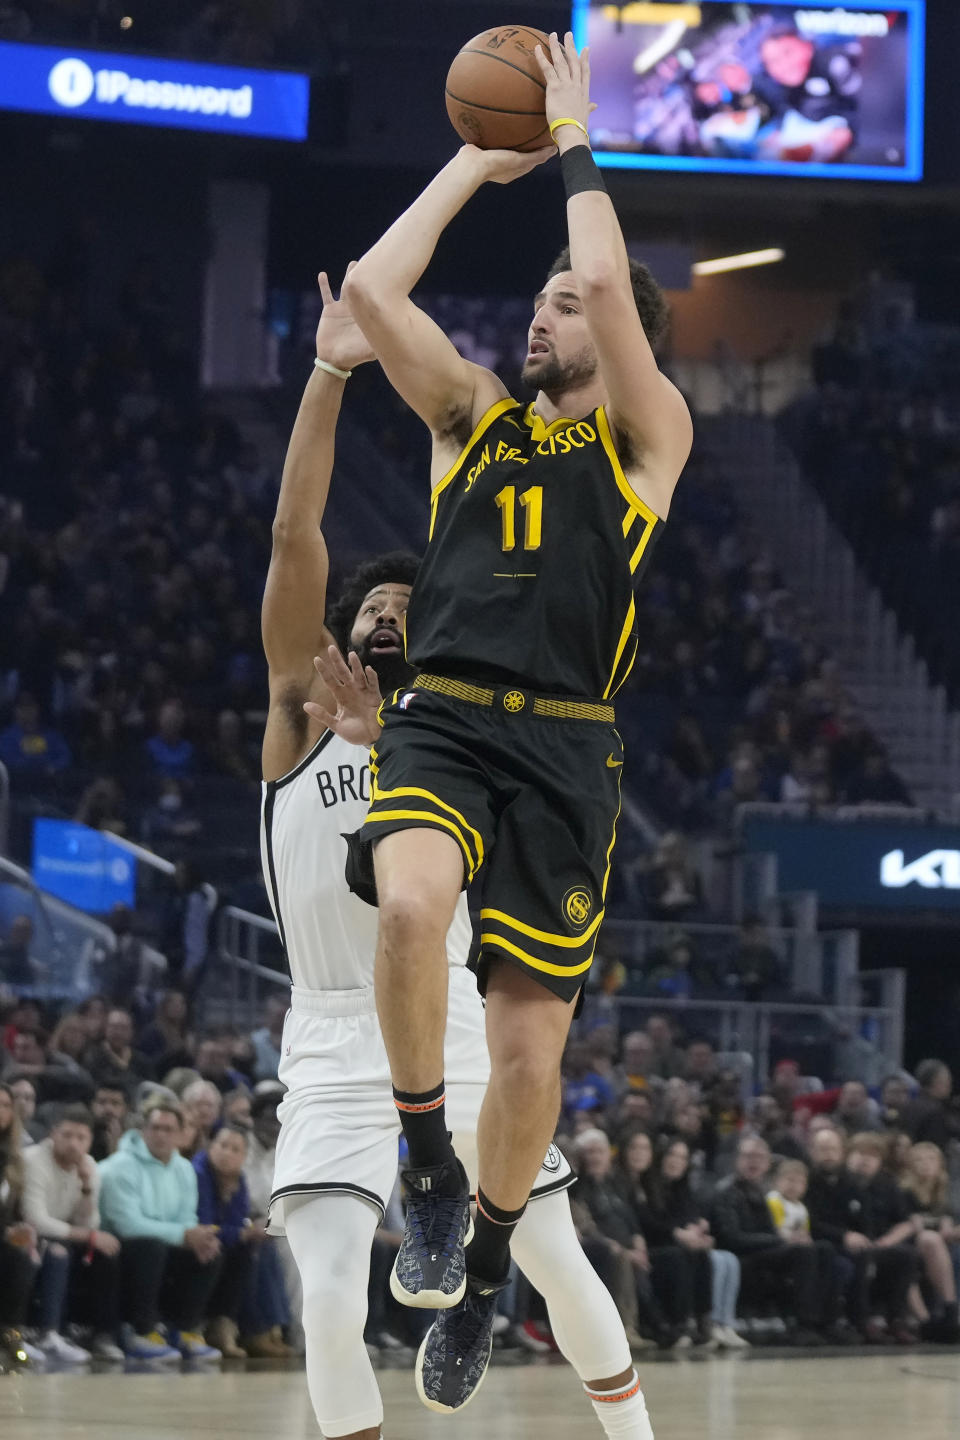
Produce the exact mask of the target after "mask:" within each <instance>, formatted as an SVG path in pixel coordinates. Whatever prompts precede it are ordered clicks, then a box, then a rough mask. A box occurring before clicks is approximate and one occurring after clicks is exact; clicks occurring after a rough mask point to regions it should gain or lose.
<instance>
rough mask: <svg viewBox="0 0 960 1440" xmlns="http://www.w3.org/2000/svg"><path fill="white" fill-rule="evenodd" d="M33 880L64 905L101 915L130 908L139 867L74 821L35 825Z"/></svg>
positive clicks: (105, 837)
mask: <svg viewBox="0 0 960 1440" xmlns="http://www.w3.org/2000/svg"><path fill="white" fill-rule="evenodd" d="M33 878H34V880H35V881H36V882H37V884H38V885H39V886H40V889H41V890H46V891H48V892H49V893H50V894H51V895H56V896H57V898H58V899H60V900H65V901H66V902H67V904H68V905H75V906H76V907H77V909H78V910H86V911H88V912H89V913H90V914H94V915H100V914H103V913H104V912H106V911H107V910H109V909H111V907H112V906H114V905H133V904H134V902H135V898H136V887H137V862H136V860H135V858H134V857H133V856H132V855H131V854H130V852H129V851H128V850H125V849H124V848H123V846H122V845H118V844H117V842H116V841H115V840H113V839H112V838H111V836H110V835H108V834H107V833H105V832H104V831H103V830H91V828H90V826H89V825H78V824H76V823H75V822H74V821H72V820H35V821H34V822H33Z"/></svg>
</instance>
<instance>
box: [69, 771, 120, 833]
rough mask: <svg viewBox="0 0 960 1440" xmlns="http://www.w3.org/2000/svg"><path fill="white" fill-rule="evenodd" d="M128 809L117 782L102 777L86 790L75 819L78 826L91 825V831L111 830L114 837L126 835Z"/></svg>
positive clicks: (108, 777) (110, 778) (107, 777)
mask: <svg viewBox="0 0 960 1440" xmlns="http://www.w3.org/2000/svg"><path fill="white" fill-rule="evenodd" d="M126 809H127V804H126V800H125V799H124V794H123V791H122V790H121V788H120V786H119V785H118V784H117V782H116V780H114V779H113V778H112V777H110V776H107V775H102V776H100V778H99V779H97V780H94V781H92V782H91V783H90V784H89V785H88V786H87V788H86V790H84V792H83V794H82V795H81V797H80V803H79V805H78V806H77V811H76V814H75V815H74V817H73V818H74V820H75V821H76V822H77V824H78V825H89V827H90V829H91V830H109V831H110V832H111V833H112V834H114V835H126V833H127V817H126Z"/></svg>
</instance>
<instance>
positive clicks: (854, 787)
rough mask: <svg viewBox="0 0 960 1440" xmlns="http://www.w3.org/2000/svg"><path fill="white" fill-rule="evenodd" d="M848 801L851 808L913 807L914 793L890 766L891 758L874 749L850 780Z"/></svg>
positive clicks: (846, 792) (845, 797)
mask: <svg viewBox="0 0 960 1440" xmlns="http://www.w3.org/2000/svg"><path fill="white" fill-rule="evenodd" d="M844 799H845V800H846V802H847V804H848V805H912V804H913V800H912V798H911V795H910V792H909V790H908V789H907V787H906V786H905V785H904V783H903V781H902V780H901V779H900V777H899V775H896V774H895V773H894V771H893V769H892V768H891V765H890V757H889V755H888V754H887V752H886V751H885V750H882V749H880V748H879V747H877V748H875V749H872V750H870V751H869V752H868V753H867V755H866V756H865V757H864V760H863V763H862V764H861V765H859V766H858V767H857V768H856V770H855V771H854V772H853V774H852V775H851V776H850V778H849V779H848V781H847V784H846V789H845V791H844Z"/></svg>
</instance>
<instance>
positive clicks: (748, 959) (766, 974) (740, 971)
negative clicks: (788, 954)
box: [726, 915, 784, 1001]
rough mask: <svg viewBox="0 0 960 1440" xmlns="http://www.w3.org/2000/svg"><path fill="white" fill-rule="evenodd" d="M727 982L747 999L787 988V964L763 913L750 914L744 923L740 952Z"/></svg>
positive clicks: (757, 998)
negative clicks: (771, 938)
mask: <svg viewBox="0 0 960 1440" xmlns="http://www.w3.org/2000/svg"><path fill="white" fill-rule="evenodd" d="M726 983H727V985H728V987H729V988H730V989H732V990H734V991H735V992H736V993H737V994H739V995H742V996H743V998H744V1000H750V1001H758V1000H763V999H764V998H765V997H769V996H770V995H771V994H775V993H776V992H777V991H778V990H782V989H783V988H784V977H783V965H782V963H781V960H780V956H779V955H778V954H777V952H776V950H775V949H774V948H773V946H772V944H771V943H770V934H769V929H768V926H767V924H766V921H765V920H764V919H763V917H762V916H760V915H747V916H746V917H745V918H744V921H743V924H742V925H741V927H740V940H739V944H738V946H737V951H736V954H735V955H734V956H733V959H732V960H731V962H730V968H729V970H728V971H727V976H726Z"/></svg>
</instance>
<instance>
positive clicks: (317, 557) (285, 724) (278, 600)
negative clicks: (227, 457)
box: [261, 270, 373, 779]
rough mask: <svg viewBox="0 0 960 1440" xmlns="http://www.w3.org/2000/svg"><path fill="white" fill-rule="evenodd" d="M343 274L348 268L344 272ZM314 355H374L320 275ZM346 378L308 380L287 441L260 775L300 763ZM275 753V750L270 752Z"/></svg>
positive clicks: (271, 590) (264, 615)
mask: <svg viewBox="0 0 960 1440" xmlns="http://www.w3.org/2000/svg"><path fill="white" fill-rule="evenodd" d="M347 273H348V274H349V270H348V272H347ZM319 283H320V292H321V294H322V296H323V313H322V315H321V318H320V323H319V325H318V327H317V358H318V359H320V360H323V361H325V362H326V363H327V364H329V365H332V366H333V367H334V368H335V369H337V370H343V371H346V370H352V369H354V367H355V366H357V365H362V364H363V363H364V362H365V361H368V360H372V359H373V351H372V350H371V348H370V346H369V344H368V343H367V341H366V340H365V339H364V336H363V333H362V332H361V330H360V329H359V327H358V326H357V325H356V323H355V322H354V320H353V318H352V317H351V315H350V311H349V307H348V306H347V305H346V304H345V303H344V301H343V300H340V301H336V300H334V298H333V292H332V291H331V289H330V282H329V280H328V279H327V276H326V274H325V273H321V275H320V277H319ZM345 383H346V382H345V381H344V380H343V379H341V378H340V377H339V376H338V375H336V374H332V373H331V372H330V371H327V370H323V369H321V368H320V367H319V366H315V367H314V371H313V374H312V375H311V376H310V379H309V380H308V381H307V386H306V389H305V390H304V393H303V399H302V401H301V402H300V410H299V412H298V414H297V419H296V423H295V424H294V427H293V432H292V434H291V436H290V444H289V446H288V448H287V456H286V460H285V462H284V467H283V479H282V481H281V484H280V494H279V496H278V499H277V511H276V516H275V518H274V522H273V551H272V554H271V557H270V568H269V570H268V572H267V583H266V587H265V590H264V595H263V607H262V611H261V629H262V634H263V648H264V651H265V652H266V656H267V664H268V666H269V671H270V720H269V721H268V724H267V733H266V736H265V738H264V774H265V775H267V778H268V779H269V778H272V775H271V773H270V772H273V774H275V775H282V774H284V773H285V771H286V770H287V769H289V768H290V763H288V762H290V761H291V754H292V756H293V760H292V763H296V760H297V759H298V758H299V754H298V753H297V750H298V747H299V748H300V749H302V746H303V741H304V738H305V732H306V725H307V719H306V716H305V715H304V712H303V702H304V701H305V700H306V699H307V697H308V696H309V694H310V691H311V688H312V687H313V685H314V679H315V671H314V668H313V657H314V655H316V653H317V651H318V650H320V649H322V648H323V647H324V645H325V644H326V643H327V642H328V641H329V635H328V632H327V631H326V629H325V626H324V619H325V613H326V597H327V578H328V574H329V561H328V557H327V546H326V542H325V541H324V538H323V530H322V528H321V527H322V521H323V513H324V510H325V508H326V504H327V496H328V495H329V492H330V478H331V475H332V473H333V456H334V438H335V435H336V428H337V419H338V416H339V414H340V402H341V400H342V398H343V390H344V385H345ZM274 752H276V753H274Z"/></svg>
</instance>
